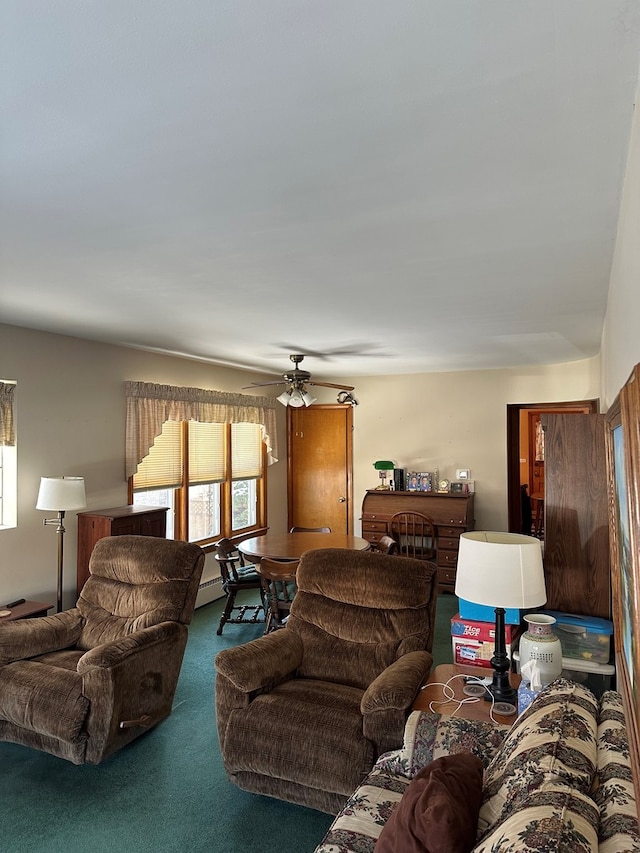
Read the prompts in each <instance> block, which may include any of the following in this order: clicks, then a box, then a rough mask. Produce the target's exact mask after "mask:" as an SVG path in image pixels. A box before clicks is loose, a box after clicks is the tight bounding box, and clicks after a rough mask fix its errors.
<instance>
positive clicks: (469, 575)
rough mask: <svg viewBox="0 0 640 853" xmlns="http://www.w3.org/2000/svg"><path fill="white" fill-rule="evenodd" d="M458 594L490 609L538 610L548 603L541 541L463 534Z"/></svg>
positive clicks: (508, 535)
mask: <svg viewBox="0 0 640 853" xmlns="http://www.w3.org/2000/svg"><path fill="white" fill-rule="evenodd" d="M455 591H456V595H457V596H458V597H459V598H464V599H465V600H466V601H472V602H473V603H474V604H484V605H487V606H489V607H504V608H507V607H517V608H521V609H527V608H530V607H539V606H540V605H542V604H544V603H545V602H546V600H547V591H546V587H545V582H544V569H543V566H542V547H541V544H540V540H539V539H536V538H535V537H534V536H525V535H524V534H522V533H501V532H498V531H481V530H478V531H472V532H470V533H463V534H462V535H461V536H460V548H459V550H458V562H457V567H456V589H455Z"/></svg>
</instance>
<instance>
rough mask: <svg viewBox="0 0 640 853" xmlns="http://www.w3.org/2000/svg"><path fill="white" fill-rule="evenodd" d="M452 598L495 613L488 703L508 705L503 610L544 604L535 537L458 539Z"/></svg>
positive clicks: (476, 534)
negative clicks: (478, 605)
mask: <svg viewBox="0 0 640 853" xmlns="http://www.w3.org/2000/svg"><path fill="white" fill-rule="evenodd" d="M455 591H456V595H457V596H458V597H459V598H464V599H465V600H466V601H472V602H474V604H484V605H488V606H489V607H493V608H494V609H495V616H496V626H495V650H494V655H493V657H492V658H491V666H492V668H493V679H492V682H491V684H490V685H488V686H487V691H488V694H487V695H486V696H485V698H487V699H492V698H493V700H494V701H495V702H496V703H498V702H499V703H502V704H506V705H510V706H512V708H510V709H509V710H503V709H502V708H501V709H500V711H501V712H502V713H512V714H513V713H515V711H516V707H517V693H516V691H515V690H514V688H513V687H511V684H510V682H509V670H510V668H511V663H510V661H509V657H508V656H507V649H506V643H505V632H504V615H505V608H507V607H515V608H518V609H523V610H524V609H530V608H532V607H540V605H542V604H544V603H545V602H546V600H547V592H546V587H545V582H544V569H543V566H542V547H541V544H540V540H539V539H536V537H535V536H525V535H524V534H521V533H500V532H493V531H481V530H476V531H473V532H470V533H463V534H462V535H461V536H460V548H459V550H458V563H457V567H456V589H455Z"/></svg>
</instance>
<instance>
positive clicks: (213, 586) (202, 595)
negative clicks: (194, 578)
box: [196, 576, 224, 608]
mask: <svg viewBox="0 0 640 853" xmlns="http://www.w3.org/2000/svg"><path fill="white" fill-rule="evenodd" d="M223 595H224V591H223V589H222V578H221V577H220V576H218V577H212V578H208V579H205V578H203V579H202V580H201V581H200V586H199V587H198V595H197V596H196V608H197V607H202V606H203V605H204V604H209V603H210V602H212V601H215V600H216V599H217V598H222V596H223Z"/></svg>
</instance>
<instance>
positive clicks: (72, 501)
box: [36, 477, 87, 613]
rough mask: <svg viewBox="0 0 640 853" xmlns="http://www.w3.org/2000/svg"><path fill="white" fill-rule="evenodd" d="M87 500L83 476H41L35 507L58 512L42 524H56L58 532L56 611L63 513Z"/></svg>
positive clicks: (60, 608) (61, 557)
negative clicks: (55, 516)
mask: <svg viewBox="0 0 640 853" xmlns="http://www.w3.org/2000/svg"><path fill="white" fill-rule="evenodd" d="M86 505H87V500H86V497H85V491H84V478H83V477H42V478H41V479H40V490H39V491H38V500H37V502H36V509H44V510H52V511H54V512H57V513H58V517H57V518H45V519H44V520H43V524H45V525H46V524H56V525H57V527H56V533H57V534H58V587H57V590H58V591H57V607H58V613H60V611H61V610H62V566H63V540H64V534H65V528H64V523H63V522H64V514H65V512H67V511H68V510H71V509H84V507H85V506H86Z"/></svg>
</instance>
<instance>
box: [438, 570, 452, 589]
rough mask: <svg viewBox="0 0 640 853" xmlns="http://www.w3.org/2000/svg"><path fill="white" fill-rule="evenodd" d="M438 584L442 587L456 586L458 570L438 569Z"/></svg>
mask: <svg viewBox="0 0 640 853" xmlns="http://www.w3.org/2000/svg"><path fill="white" fill-rule="evenodd" d="M438 583H439V584H440V586H450V587H453V586H455V583H456V570H455V568H448V569H443V568H440V567H438Z"/></svg>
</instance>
